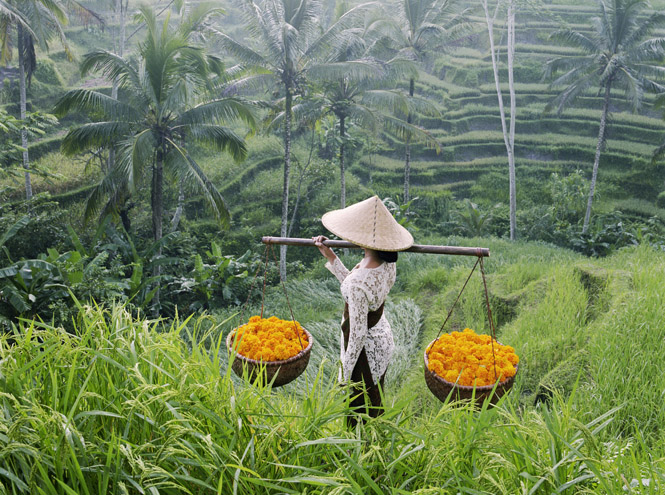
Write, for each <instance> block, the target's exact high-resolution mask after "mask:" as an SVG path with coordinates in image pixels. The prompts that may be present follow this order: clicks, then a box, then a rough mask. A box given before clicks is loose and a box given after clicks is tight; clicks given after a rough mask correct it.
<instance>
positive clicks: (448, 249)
mask: <svg viewBox="0 0 665 495" xmlns="http://www.w3.org/2000/svg"><path fill="white" fill-rule="evenodd" d="M261 242H263V244H283V245H286V246H315V244H314V241H313V240H311V239H303V238H299V237H262V238H261ZM323 245H324V246H328V247H330V248H348V249H363V248H362V246H358V245H356V244H353V243H351V242H347V241H332V240H327V241H324V242H323ZM400 252H407V253H431V254H451V255H456V256H477V257H478V258H483V257H487V256H489V255H490V250H489V249H488V248H481V247H462V246H432V245H427V244H414V245H413V246H411V247H410V248H409V249H405V250H404V251H400Z"/></svg>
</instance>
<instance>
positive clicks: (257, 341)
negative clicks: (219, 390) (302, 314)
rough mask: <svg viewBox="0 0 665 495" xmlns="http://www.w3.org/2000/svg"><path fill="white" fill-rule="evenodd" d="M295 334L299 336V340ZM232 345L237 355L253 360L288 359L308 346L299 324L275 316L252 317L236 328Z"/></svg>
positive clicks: (305, 335)
mask: <svg viewBox="0 0 665 495" xmlns="http://www.w3.org/2000/svg"><path fill="white" fill-rule="evenodd" d="M296 331H297V332H298V333H299V334H300V340H298V333H296ZM233 342H234V343H233V348H234V349H235V350H236V352H237V353H238V354H242V355H243V356H245V357H246V358H249V359H254V360H256V361H282V360H284V359H289V358H290V357H293V356H295V355H296V354H298V353H299V352H300V351H301V350H302V349H304V348H306V347H307V346H308V344H309V343H308V341H307V334H306V333H305V331H304V330H303V328H302V327H301V326H300V323H298V322H297V321H296V322H293V321H288V320H280V319H279V318H277V317H276V316H271V317H270V318H261V317H260V316H252V317H251V318H250V319H249V322H248V323H246V324H245V325H242V326H241V327H238V328H237V329H236V335H235V336H234V339H233ZM300 342H302V347H301V346H300Z"/></svg>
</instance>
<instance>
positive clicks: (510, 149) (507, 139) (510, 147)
mask: <svg viewBox="0 0 665 495" xmlns="http://www.w3.org/2000/svg"><path fill="white" fill-rule="evenodd" d="M499 4H500V2H497V5H496V8H495V10H494V15H493V17H491V18H490V13H489V7H488V5H487V0H482V5H483V10H484V11H485V21H486V23H487V34H488V38H489V42H490V55H491V58H492V71H493V73H494V84H495V87H496V96H497V99H498V101H499V114H500V116H501V131H502V132H503V142H504V144H505V145H506V154H507V156H508V174H509V182H510V187H509V188H510V209H511V212H510V239H511V240H514V239H515V222H514V217H515V216H516V215H514V212H513V208H514V207H515V209H516V205H515V206H514V204H513V203H514V201H515V197H514V184H513V180H514V173H515V171H514V168H515V155H514V153H515V149H514V144H515V137H514V133H515V128H514V125H515V115H514V111H515V110H514V106H515V96H514V85H512V84H510V80H512V77H513V75H512V57H513V55H514V15H515V11H514V4H513V2H512V1H511V3H510V5H509V7H508V24H509V27H508V29H509V33H508V45H509V46H508V52H509V57H510V60H509V64H510V66H509V70H508V78H509V86H510V89H511V100H510V112H511V119H510V126H511V130H510V131H509V130H508V126H507V124H506V114H505V110H504V106H503V95H502V93H501V83H500V80H499V60H498V56H497V49H496V47H495V45H494V22H495V21H496V16H497V14H498V12H499ZM511 18H512V22H513V28H512V30H511V28H510V19H511ZM511 33H512V40H513V41H511ZM511 46H512V50H513V53H512V54H510V51H511Z"/></svg>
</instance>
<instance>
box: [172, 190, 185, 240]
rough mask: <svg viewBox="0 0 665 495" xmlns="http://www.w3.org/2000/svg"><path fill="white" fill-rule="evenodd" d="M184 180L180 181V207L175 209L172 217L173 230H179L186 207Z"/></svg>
mask: <svg viewBox="0 0 665 495" xmlns="http://www.w3.org/2000/svg"><path fill="white" fill-rule="evenodd" d="M182 183H183V180H182V179H180V180H179V181H178V207H177V208H176V209H175V213H174V214H173V218H172V219H171V232H175V231H176V230H178V225H180V219H181V218H182V212H183V210H184V209H185V189H184V188H183V184H182Z"/></svg>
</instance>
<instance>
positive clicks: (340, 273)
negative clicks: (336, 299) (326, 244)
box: [326, 258, 350, 284]
mask: <svg viewBox="0 0 665 495" xmlns="http://www.w3.org/2000/svg"><path fill="white" fill-rule="evenodd" d="M326 268H327V269H328V270H330V272H331V273H332V274H333V275H335V277H337V280H339V283H340V284H341V283H342V282H344V279H345V278H346V276H347V275H348V274H349V273H350V272H349V270H348V269H347V268H346V267H345V266H344V263H342V262H341V261H340V259H339V258H335V261H333V262H332V263H330V262H329V261H328V262H327V263H326Z"/></svg>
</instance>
